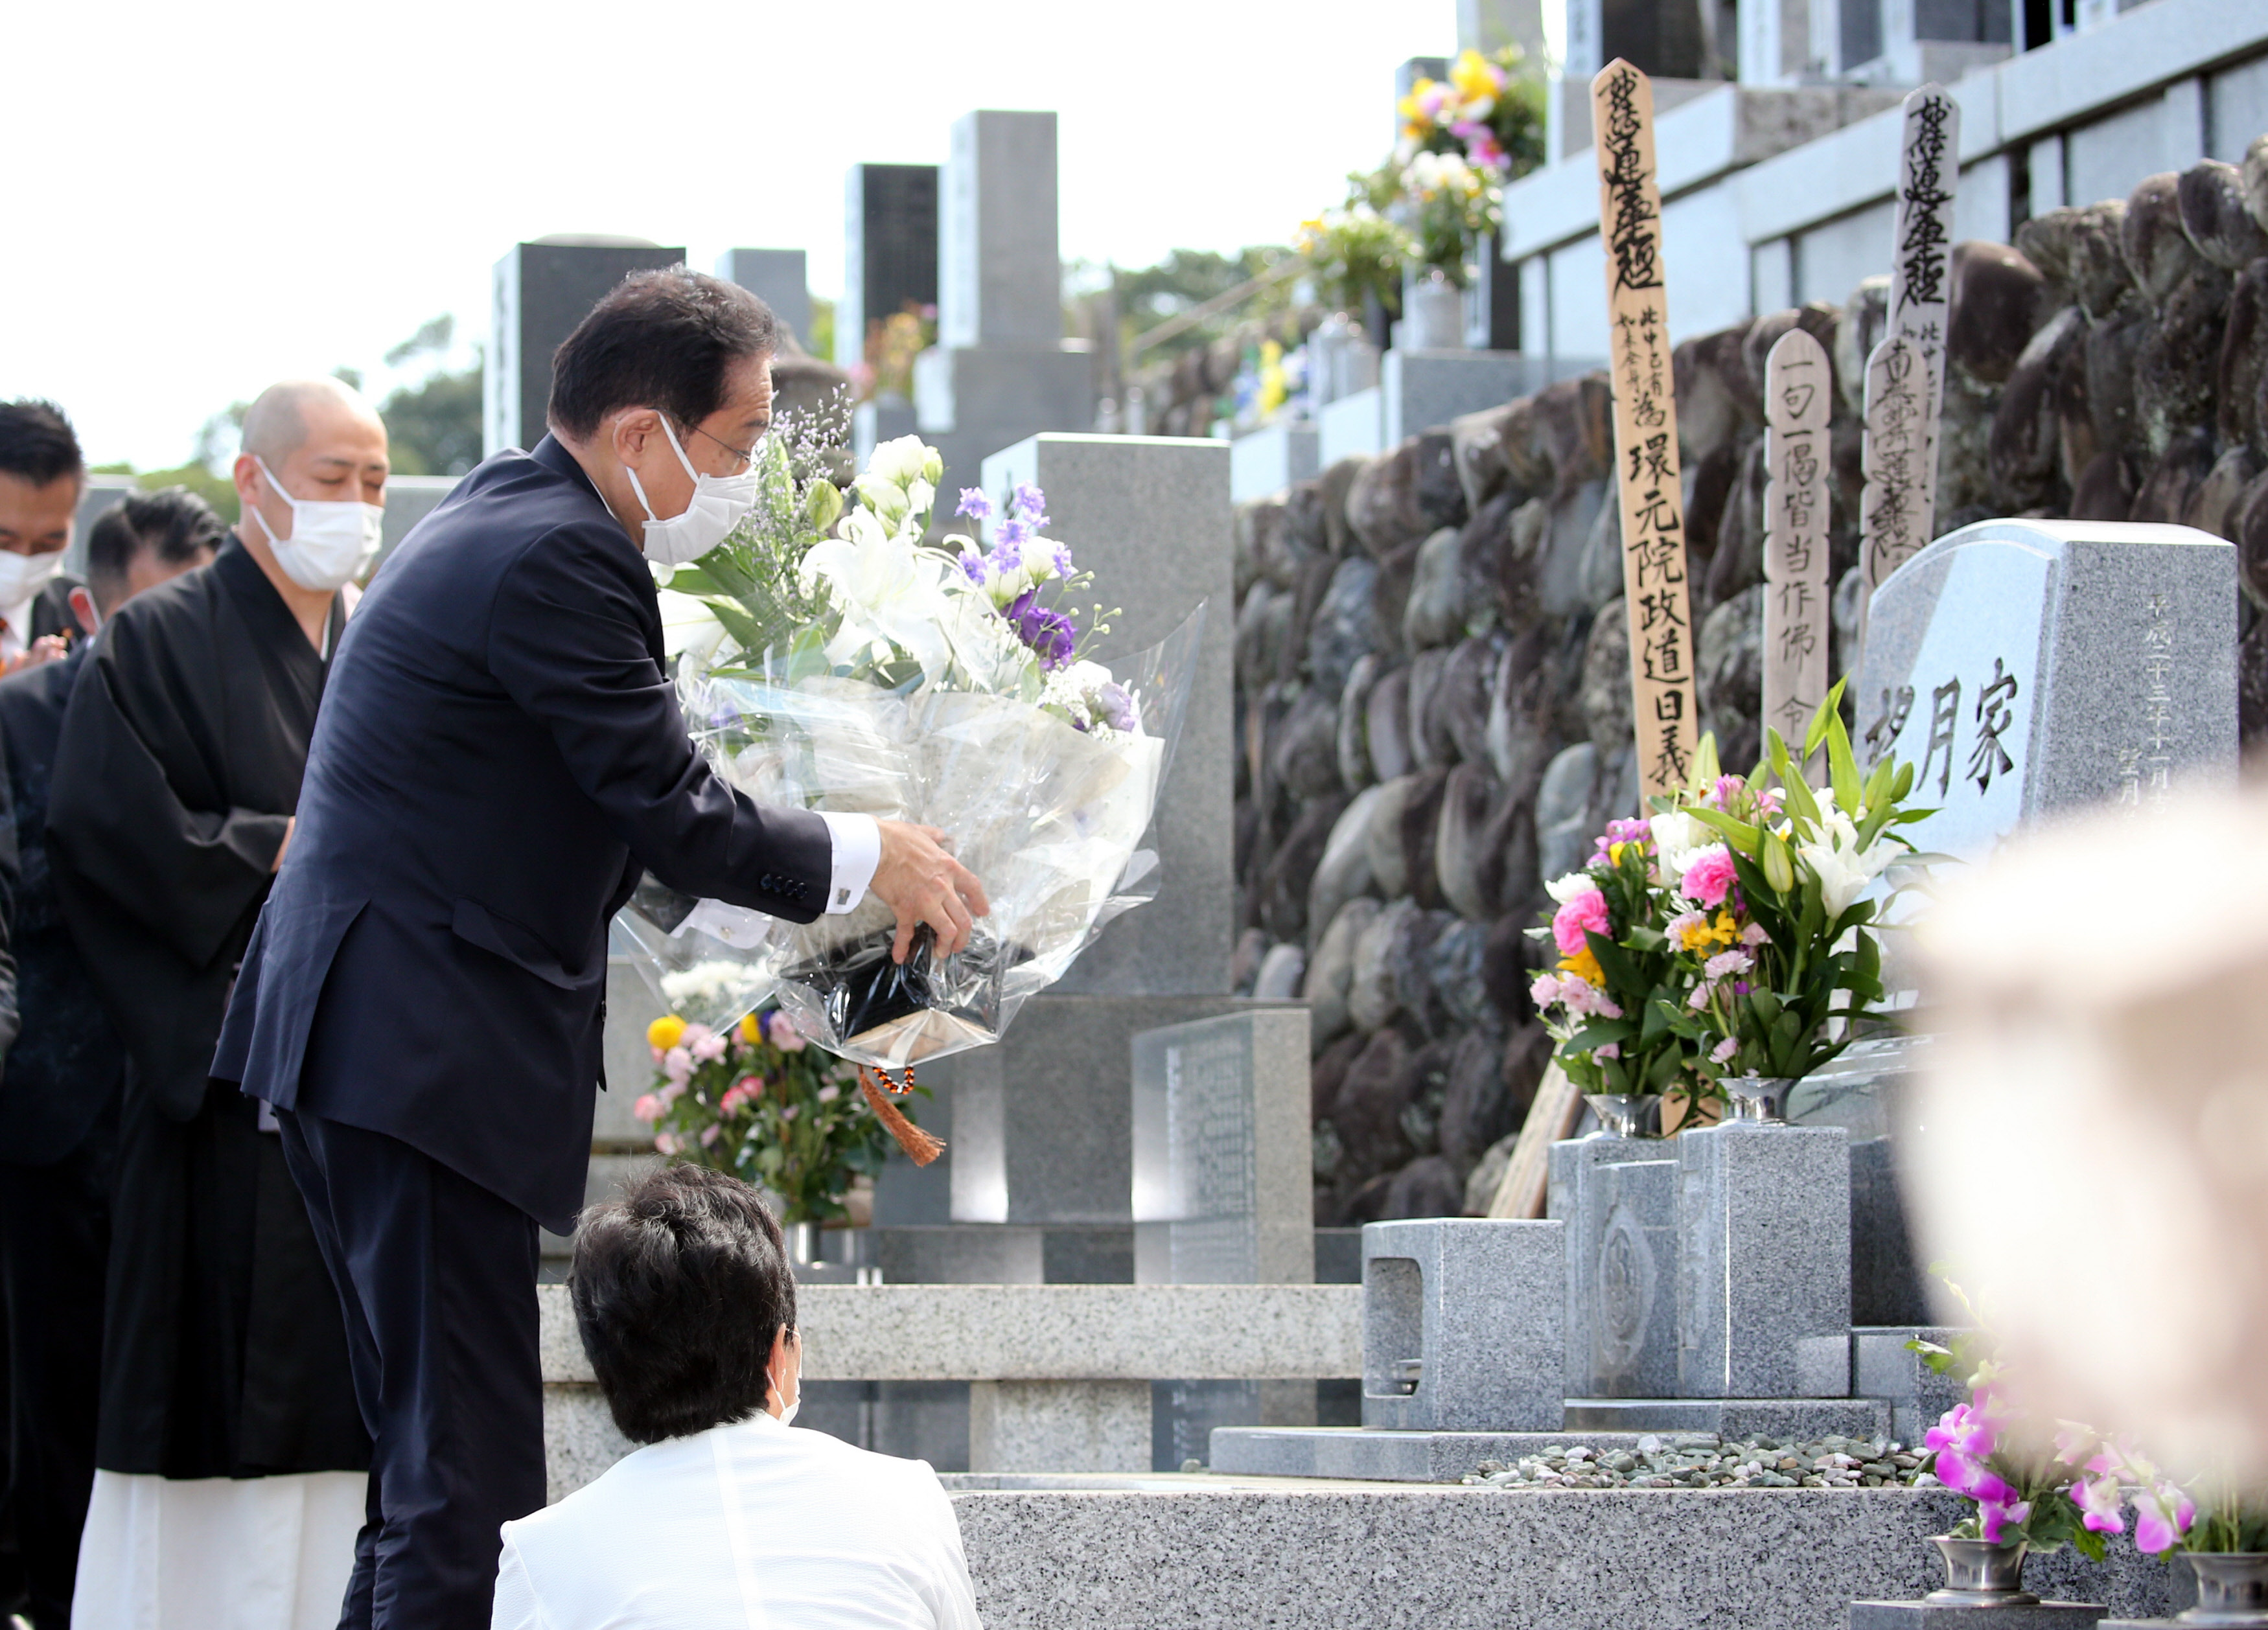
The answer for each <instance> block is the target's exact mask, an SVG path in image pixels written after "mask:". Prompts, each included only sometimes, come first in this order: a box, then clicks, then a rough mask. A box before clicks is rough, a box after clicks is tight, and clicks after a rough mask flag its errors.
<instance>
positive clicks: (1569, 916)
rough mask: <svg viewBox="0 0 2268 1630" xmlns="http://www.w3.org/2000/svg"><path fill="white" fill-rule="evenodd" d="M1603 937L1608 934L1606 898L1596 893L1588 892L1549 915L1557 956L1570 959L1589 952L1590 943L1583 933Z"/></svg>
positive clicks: (1590, 890)
mask: <svg viewBox="0 0 2268 1630" xmlns="http://www.w3.org/2000/svg"><path fill="white" fill-rule="evenodd" d="M1606 931H1607V897H1606V896H1605V895H1604V894H1602V893H1601V892H1599V891H1598V890H1596V889H1587V890H1585V891H1584V892H1582V893H1580V894H1578V895H1577V896H1575V898H1574V899H1571V900H1569V901H1568V902H1567V903H1566V904H1565V905H1564V906H1562V907H1559V909H1558V910H1557V912H1555V913H1553V914H1552V917H1551V938H1552V940H1553V942H1554V943H1557V945H1558V947H1559V954H1560V955H1561V956H1563V957H1572V956H1574V955H1575V954H1576V953H1577V952H1579V951H1586V950H1588V949H1589V947H1590V941H1589V940H1587V939H1586V938H1584V935H1585V933H1586V932H1589V933H1593V934H1604V933H1605V932H1606Z"/></svg>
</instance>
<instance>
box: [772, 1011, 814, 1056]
mask: <svg viewBox="0 0 2268 1630" xmlns="http://www.w3.org/2000/svg"><path fill="white" fill-rule="evenodd" d="M764 1039H765V1040H766V1041H769V1042H770V1043H771V1044H772V1046H776V1047H777V1048H778V1049H779V1050H780V1051H781V1052H783V1053H800V1052H802V1051H803V1049H804V1047H805V1046H806V1038H805V1036H804V1033H803V1032H801V1031H799V1030H798V1029H797V1028H796V1027H795V1021H794V1020H793V1019H792V1018H790V1017H788V1016H787V1015H786V1014H784V1013H782V1012H780V1011H779V1010H777V1009H774V1010H772V1011H771V1012H770V1013H767V1014H765V1015H764Z"/></svg>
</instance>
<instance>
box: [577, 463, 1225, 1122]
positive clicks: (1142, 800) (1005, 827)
mask: <svg viewBox="0 0 2268 1630" xmlns="http://www.w3.org/2000/svg"><path fill="white" fill-rule="evenodd" d="M813 452H814V449H813V448H812V447H811V446H810V445H808V444H801V445H799V444H797V442H796V441H795V440H794V439H793V437H792V436H788V437H783V436H780V435H777V434H776V435H775V436H774V437H772V438H770V439H769V440H768V441H767V442H766V443H765V444H764V447H763V450H762V452H759V454H758V459H759V467H760V469H761V471H762V474H763V477H764V480H763V484H762V491H763V495H764V496H763V498H762V501H761V502H760V503H758V505H757V507H756V510H755V512H754V513H753V514H752V515H751V516H750V517H749V518H747V520H745V521H743V522H742V524H741V525H740V527H739V528H737V529H736V530H735V531H734V532H733V534H732V536H730V537H729V538H727V539H726V540H725V542H724V543H723V544H721V545H719V546H718V547H717V548H716V549H714V550H712V551H711V553H710V554H706V555H703V557H702V558H701V559H700V560H698V561H696V562H694V563H693V564H691V565H689V566H683V567H680V568H678V569H676V570H675V571H674V572H673V573H670V574H669V575H668V576H666V578H664V579H663V584H662V589H661V602H662V614H663V620H664V623H665V627H666V639H667V647H668V651H669V654H670V657H671V658H672V660H673V661H674V663H675V664H676V677H677V682H678V686H679V690H680V696H681V701H682V703H683V707H684V711H685V715H686V718H687V721H688V723H689V728H690V729H691V731H692V733H693V737H694V739H695V740H696V742H698V743H699V744H700V745H701V747H702V749H703V753H705V754H706V755H707V757H708V759H709V760H710V762H711V765H712V766H713V767H715V768H716V770H717V772H718V774H719V775H723V776H724V777H725V779H726V780H728V781H730V782H732V783H733V785H734V786H736V787H738V788H739V789H740V790H742V791H743V792H746V793H747V795H748V796H749V797H753V798H755V799H756V800H758V801H759V802H761V803H764V804H774V805H782V804H784V805H790V806H793V807H798V808H803V809H809V810H816V811H858V812H863V813H865V814H870V815H873V816H876V817H879V818H881V819H894V820H906V821H917V822H920V823H923V824H925V825H928V826H938V827H941V828H943V829H944V830H945V831H946V832H947V833H950V834H951V835H952V838H953V840H954V847H955V853H956V855H957V856H958V857H959V859H960V860H961V863H962V864H964V865H965V866H967V867H968V869H969V870H971V871H973V872H974V873H976V876H977V877H978V878H979V879H980V880H981V881H982V882H983V885H984V888H985V892H986V893H987V895H988V896H989V897H990V901H991V906H992V913H991V915H990V917H987V918H981V919H979V920H978V921H977V923H976V934H975V936H974V937H973V938H972V940H971V942H970V943H969V944H968V946H967V947H966V948H965V949H964V950H962V951H961V952H959V953H958V954H956V955H954V956H952V957H948V958H935V957H933V956H932V954H931V950H932V942H931V940H930V937H929V936H928V933H927V930H926V929H924V931H923V933H922V934H921V935H920V936H917V939H916V943H915V950H914V951H913V953H912V954H911V955H909V957H908V958H907V959H906V961H905V963H904V964H903V965H899V964H896V963H894V962H892V961H891V959H890V944H891V939H892V934H893V929H894V922H893V919H892V916H891V914H890V912H889V910H888V908H887V907H885V906H883V905H882V904H881V902H880V901H879V900H877V899H873V897H871V896H870V897H869V898H868V899H866V900H865V902H864V903H863V904H861V905H860V906H859V907H858V909H857V910H855V911H852V912H851V913H849V914H845V915H841V916H824V917H821V918H820V919H819V920H818V921H815V922H812V923H809V924H806V925H803V926H797V925H794V924H792V923H788V922H784V921H777V920H775V919H772V918H769V917H765V916H762V915H760V914H757V913H755V912H752V911H747V910H743V909H741V908H739V907H733V906H729V905H725V904H724V903H722V902H719V901H715V900H695V899H689V898H687V897H685V896H683V895H680V894H676V893H674V892H671V891H669V890H667V889H665V888H663V887H661V886H660V885H658V884H657V883H655V882H654V881H653V880H652V878H648V879H647V880H646V882H645V884H644V885H643V886H642V887H641V888H640V889H639V890H638V892H637V894H636V895H634V896H633V898H632V899H631V902H630V905H629V906H628V907H625V908H624V910H623V911H622V914H620V915H619V916H618V917H617V918H616V920H615V930H616V948H617V949H618V950H622V951H628V952H629V953H630V955H631V956H632V957H633V958H634V959H635V960H636V961H637V964H638V966H640V968H641V970H642V971H643V972H644V973H645V975H646V976H647V979H648V980H649V982H650V983H651V984H652V986H653V988H654V989H655V991H656V993H657V994H658V995H659V996H660V997H661V999H662V1000H663V1001H664V1002H666V1003H667V1004H668V1006H669V1008H670V1009H671V1010H672V1011H674V1012H676V1013H679V1014H681V1015H683V1016H685V1017H687V1018H689V1019H690V1020H693V1021H694V1022H696V1023H699V1024H706V1025H708V1026H709V1027H710V1028H711V1030H714V1031H718V1032H722V1031H723V1030H725V1028H727V1027H728V1026H730V1025H731V1024H733V1022H734V1021H735V1020H736V1019H738V1018H739V1017H740V1016H741V1015H743V1014H745V1013H747V1012H749V1011H751V1010H754V1009H755V1008H756V1007H757V1006H759V1005H760V1004H762V1003H764V1002H774V1003H777V1006H778V1007H779V1008H780V1009H781V1010H784V1012H786V1013H787V1014H788V1015H789V1016H790V1017H792V1019H793V1020H794V1022H795V1024H797V1026H798V1027H799V1029H801V1030H802V1031H803V1032H804V1033H805V1034H806V1035H808V1036H809V1037H811V1038H812V1039H814V1041H816V1042H817V1043H818V1044H819V1045H820V1046H823V1047H825V1048H827V1049H828V1051H830V1052H833V1053H836V1054H840V1055H841V1056H843V1057H844V1058H847V1059H851V1060H853V1061H857V1062H858V1063H860V1064H862V1065H868V1066H872V1067H874V1068H876V1069H877V1070H881V1071H887V1070H895V1069H903V1068H908V1067H909V1066H911V1065H913V1064H915V1063H917V1062H918V1061H922V1060H924V1059H930V1058H936V1057H939V1056H942V1055H944V1054H950V1053H955V1052H959V1051H961V1050H962V1049H964V1048H967V1047H971V1046H981V1045H983V1043H986V1042H990V1041H993V1040H997V1039H998V1038H999V1036H1000V1034H1001V1032H1003V1031H1004V1030H1005V1028H1006V1027H1007V1024H1008V1023H1009V1021H1010V1019H1011V1018H1012V1017H1013V1016H1014V1014H1015V1012H1016V1010H1017V1009H1018V1007H1020V1005H1021V1004H1022V1002H1023V1001H1024V999H1025V998H1026V997H1027V996H1029V995H1032V994H1033V993H1034V992H1035V991H1038V990H1041V989H1043V988H1046V987H1047V986H1048V985H1049V984H1052V983H1053V982H1054V981H1055V980H1057V979H1060V978H1061V977H1062V976H1063V974H1064V972H1065V971H1066V970H1067V969H1068V968H1069V967H1070V966H1071V962H1072V961H1073V959H1074V958H1077V956H1078V955H1079V951H1081V950H1082V949H1083V948H1084V947H1085V946H1086V944H1087V943H1089V942H1091V941H1092V940H1093V939H1094V936H1095V935H1096V934H1097V933H1098V932H1099V931H1100V930H1101V928H1102V926H1103V925H1104V924H1105V923H1107V922H1108V921H1110V920H1111V919H1112V918H1113V917H1115V916H1116V915H1118V914H1120V913H1122V912H1123V911H1125V910H1126V909H1128V908H1129V907H1132V906H1135V905H1138V904H1139V903H1140V902H1141V901H1142V900H1144V899H1149V898H1151V897H1152V896H1153V895H1154V894H1155V892H1156V889H1157V884H1158V862H1157V855H1156V853H1155V851H1154V848H1152V847H1151V845H1150V843H1149V842H1148V841H1147V834H1148V832H1149V829H1150V824H1151V816H1152V811H1153V809H1154V808H1155V806H1156V803H1157V797H1158V791H1159V789H1160V786H1161V785H1162V784H1163V782H1164V781H1165V776H1166V772H1167V766H1168V764H1169V762H1170V760H1171V759H1172V756H1173V748H1174V743H1175V739H1176V738H1177V737H1178V735H1179V732H1180V729H1181V723H1182V710H1183V709H1184V707H1185V705H1186V703H1187V700H1188V695H1189V677H1190V673H1191V671H1192V669H1193V666H1194V662H1195V657H1196V655H1197V641H1198V636H1199V632H1200V629H1201V627H1202V622H1203V617H1204V607H1203V606H1198V607H1197V608H1196V609H1195V610H1194V611H1193V612H1192V613H1191V614H1190V616H1189V620H1188V621H1187V622H1185V623H1184V624H1183V625H1182V628H1179V629H1178V630H1177V631H1175V634H1174V635H1171V636H1170V637H1169V638H1168V639H1167V640H1166V641H1165V642H1164V643H1162V644H1161V645H1159V646H1157V647H1154V648H1152V649H1151V650H1145V651H1140V652H1136V653H1134V654H1132V655H1130V656H1127V657H1117V658H1115V659H1114V660H1113V661H1112V662H1111V664H1109V665H1108V666H1106V665H1104V664H1102V663H1101V662H1098V661H1096V660H1094V658H1093V657H1090V656H1089V655H1088V654H1087V650H1086V648H1087V646H1088V645H1089V643H1090V642H1092V641H1093V640H1094V639H1095V638H1097V637H1099V636H1101V635H1105V634H1108V632H1109V624H1108V620H1106V618H1105V616H1104V614H1103V613H1102V612H1101V608H1100V607H1096V608H1094V611H1093V612H1091V613H1088V614H1087V615H1086V616H1085V617H1084V618H1082V616H1081V615H1080V613H1079V611H1078V610H1077V609H1076V608H1075V607H1074V606H1072V605H1071V598H1070V597H1071V595H1073V594H1075V593H1078V592H1079V591H1084V590H1085V589H1086V588H1087V587H1088V585H1089V584H1090V582H1091V577H1090V576H1089V575H1088V574H1086V573H1085V572H1082V571H1079V570H1078V569H1076V568H1075V567H1074V565H1073V563H1072V561H1071V551H1070V550H1069V549H1068V548H1066V547H1064V546H1063V545H1062V544H1060V543H1058V542H1056V541H1054V540H1049V539H1048V538H1047V537H1046V536H1045V535H1044V528H1045V527H1046V525H1047V516H1046V509H1045V502H1046V501H1045V498H1044V496H1042V494H1041V493H1040V492H1039V491H1038V490H1037V489H1036V488H1032V487H1029V486H1023V487H1020V488H1017V490H1016V492H1015V493H1014V495H1013V496H1011V497H1008V498H1006V499H1005V502H1004V503H1003V504H1002V505H1001V506H1000V508H999V510H998V512H997V513H996V511H995V508H994V505H993V504H992V503H991V501H990V500H989V499H987V498H986V497H985V496H984V495H983V494H982V493H981V492H977V491H975V490H968V491H964V492H963V493H962V494H961V502H960V507H959V510H957V511H956V513H957V514H959V515H961V516H966V517H968V518H971V519H972V520H975V521H978V522H983V521H986V520H990V521H991V522H992V523H993V525H992V528H991V547H990V548H989V549H988V548H984V547H980V545H979V543H978V541H977V540H976V537H975V536H974V535H948V536H946V537H945V538H944V539H943V544H942V547H939V546H938V545H935V544H932V543H931V542H929V541H928V540H927V539H928V535H929V533H930V532H931V518H932V511H933V510H934V508H935V504H936V499H937V492H936V483H937V481H938V480H939V477H940V476H941V475H942V474H943V466H942V462H941V461H940V459H939V457H938V454H937V453H936V452H935V451H934V450H933V449H931V448H929V447H926V446H924V445H923V444H922V443H921V442H920V440H919V439H918V438H917V437H902V438H901V439H899V440H897V441H895V442H889V443H886V444H883V445H881V446H880V447H877V448H876V449H875V450H874V453H873V458H872V459H870V460H869V462H868V466H867V468H866V470H865V472H864V473H863V474H860V475H858V477H857V479H856V480H855V481H853V482H852V483H851V488H850V489H849V492H848V495H847V496H846V495H845V494H843V492H841V491H839V490H838V489H837V488H836V487H835V486H834V485H833V483H832V482H830V481H828V480H827V479H825V477H824V476H823V475H821V474H810V473H807V472H811V471H814V469H815V468H816V466H817V463H818V461H817V460H816V459H814V458H813V457H812V456H811V455H812V454H813ZM885 1080H887V1076H885Z"/></svg>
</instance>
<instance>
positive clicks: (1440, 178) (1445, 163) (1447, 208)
mask: <svg viewBox="0 0 2268 1630" xmlns="http://www.w3.org/2000/svg"><path fill="white" fill-rule="evenodd" d="M1402 187H1403V206H1404V213H1405V215H1406V216H1407V217H1408V220H1409V222H1410V235H1411V238H1412V239H1413V240H1414V244H1415V253H1416V255H1417V258H1418V262H1419V264H1421V265H1424V266H1428V267H1432V268H1435V269H1436V270H1438V271H1440V274H1441V275H1443V276H1444V277H1447V279H1448V280H1449V281H1450V282H1451V283H1454V284H1455V285H1456V286H1457V287H1458V288H1460V289H1462V288H1463V287H1464V286H1465V284H1466V283H1468V282H1469V280H1470V279H1471V276H1472V272H1471V269H1470V262H1471V261H1472V257H1473V253H1474V249H1475V246H1476V245H1478V244H1479V242H1480V240H1481V239H1482V238H1483V237H1484V236H1485V235H1486V234H1488V233H1490V232H1492V231H1496V229H1497V225H1498V222H1499V213H1500V211H1501V209H1502V205H1503V200H1504V193H1503V189H1502V188H1501V187H1498V186H1497V185H1496V183H1495V182H1494V181H1493V180H1491V177H1490V174H1489V173H1488V172H1487V171H1484V170H1482V169H1479V168H1476V166H1474V165H1470V164H1468V163H1466V162H1465V159H1464V158H1463V157H1462V155H1460V154H1457V153H1436V152H1421V153H1419V154H1418V155H1417V156H1416V157H1415V158H1411V159H1410V162H1409V164H1408V165H1405V166H1404V167H1403V172H1402Z"/></svg>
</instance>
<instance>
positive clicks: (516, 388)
mask: <svg viewBox="0 0 2268 1630" xmlns="http://www.w3.org/2000/svg"><path fill="white" fill-rule="evenodd" d="M684 260H685V251H684V250H683V249H682V248H675V249H669V248H664V247H662V246H660V245H659V244H652V243H648V242H647V241H646V240H645V239H643V238H609V237H605V236H600V235H595V234H587V233H560V234H556V235H555V236H552V237H549V238H539V239H536V240H535V241H534V243H524V244H514V245H513V246H512V248H511V249H510V250H509V251H508V252H507V253H505V255H504V258H503V259H502V260H500V261H497V263H496V272H495V275H494V277H493V279H492V281H491V285H490V286H491V288H492V289H493V290H494V297H493V299H492V301H491V303H490V308H489V351H488V365H487V367H486V368H485V369H484V370H483V372H482V387H481V388H482V413H481V451H482V455H483V456H486V455H488V454H491V453H497V452H503V451H504V449H505V448H507V447H533V446H534V444H536V442H537V441H539V440H540V439H541V437H542V436H543V410H544V405H545V404H546V403H547V402H549V400H551V353H552V352H554V351H556V350H557V349H559V342H560V341H562V340H564V339H565V338H566V337H567V336H568V335H569V334H572V333H573V332H574V330H575V325H576V324H577V323H579V322H581V321H582V320H583V318H584V316H585V314H586V313H587V312H589V311H590V309H591V308H592V307H593V305H597V304H598V303H599V298H600V296H601V295H603V294H605V293H606V292H607V291H608V290H610V289H612V288H613V287H614V286H615V284H616V283H620V282H622V279H623V278H625V277H627V276H629V275H630V274H631V273H632V272H643V271H650V270H653V269H655V268H660V267H665V266H678V265H681V264H682V263H683V262H684Z"/></svg>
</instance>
